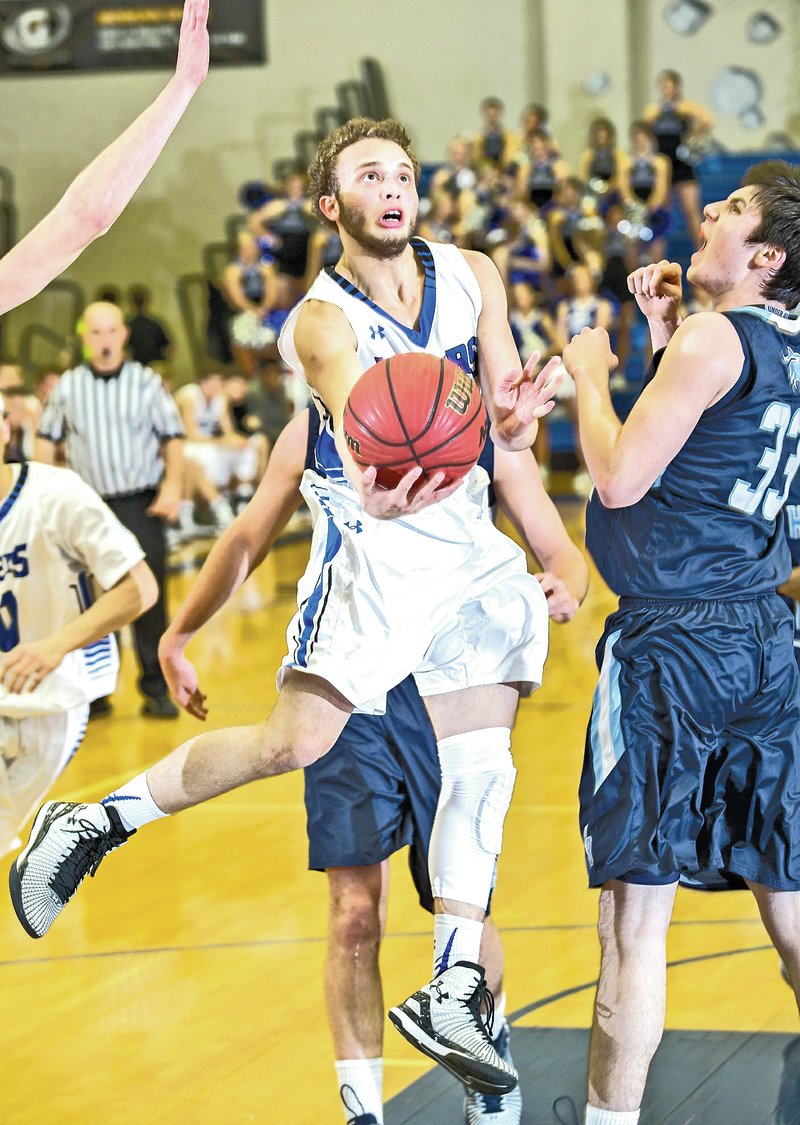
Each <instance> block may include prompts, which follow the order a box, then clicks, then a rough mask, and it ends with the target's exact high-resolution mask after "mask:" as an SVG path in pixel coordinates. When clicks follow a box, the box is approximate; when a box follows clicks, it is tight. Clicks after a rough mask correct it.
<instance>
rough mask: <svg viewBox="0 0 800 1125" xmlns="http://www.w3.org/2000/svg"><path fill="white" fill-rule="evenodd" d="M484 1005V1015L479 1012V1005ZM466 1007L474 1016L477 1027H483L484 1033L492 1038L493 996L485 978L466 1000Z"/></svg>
mask: <svg viewBox="0 0 800 1125" xmlns="http://www.w3.org/2000/svg"><path fill="white" fill-rule="evenodd" d="M483 1004H485V1005H486V1015H485V1016H483V1015H482V1014H481V1006H482V1005H483ZM467 1007H468V1008H469V1009H470V1011H471V1012H472V1015H473V1016H474V1017H475V1021H476V1023H477V1024H478V1027H479V1028H485V1029H486V1034H487V1035H488V1037H489V1038H490V1039H492V1033H493V1031H494V996H493V995H492V990H491V989H490V988H489V986H488V984H487V983H486V981H485V980H482V981H481V982H480V984H479V985H478V987H477V988H476V989H475V991H474V992H473V994H472V996H471V997H470V999H469V1000H468V1001H467Z"/></svg>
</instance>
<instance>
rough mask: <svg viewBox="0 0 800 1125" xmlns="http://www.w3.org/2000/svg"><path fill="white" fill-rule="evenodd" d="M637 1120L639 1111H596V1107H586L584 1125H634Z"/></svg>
mask: <svg viewBox="0 0 800 1125" xmlns="http://www.w3.org/2000/svg"><path fill="white" fill-rule="evenodd" d="M638 1120H639V1110H638V1109H629V1110H617V1109H597V1108H596V1106H593V1105H587V1106H586V1116H585V1117H584V1119H583V1121H584V1125H636V1122H637V1121H638Z"/></svg>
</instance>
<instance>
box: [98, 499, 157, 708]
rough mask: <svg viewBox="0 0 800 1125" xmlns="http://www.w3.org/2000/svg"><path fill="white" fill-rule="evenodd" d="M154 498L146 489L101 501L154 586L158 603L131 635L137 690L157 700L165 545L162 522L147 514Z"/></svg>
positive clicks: (139, 622) (137, 620) (143, 617)
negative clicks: (130, 539)
mask: <svg viewBox="0 0 800 1125" xmlns="http://www.w3.org/2000/svg"><path fill="white" fill-rule="evenodd" d="M155 497H156V493H155V489H152V488H150V489H147V491H146V492H134V493H132V494H131V495H129V496H105V497H103V499H104V500H105V502H106V504H108V506H109V508H110V509H111V511H112V512H113V513H114V515H115V516H116V517H117V519H118V520H119V522H120V523H121V524H122V526H123V527H127V529H128V531H130V532H132V533H133V534H134V535H135V536H136V538H137V539H138V540H139V543H140V544H141V548H142V550H143V551H144V557H145V561H146V562H147V565H148V566H149V567H150V569H151V570H152V572H153V574H154V575H155V579H156V582H157V583H158V601H157V602H156V604H155V605H154V606H153V607H152V608H151V609H148V611H147V613H143V614H142V616H141V617H139V618H137V619H136V621H134V623H133V634H134V638H135V641H136V652H137V654H138V657H139V664H140V665H141V669H142V674H141V677H140V679H139V690H140V691H141V692H142V694H143V695H151V696H154V697H155V698H160V697H161V696H163V695H166V694H167V681H166V680H165V679H164V676H163V674H162V672H161V668H160V666H159V663H158V642H159V641H160V640H161V635H162V633H163V632H164V630H165V629H166V627H167V611H166V606H165V604H164V578H165V575H166V566H167V544H166V539H165V536H164V524H163V522H162V520H160V519H159V518H158V516H148V514H147V509H148V508H149V507H150V505H151V504H152V503H153V500H155Z"/></svg>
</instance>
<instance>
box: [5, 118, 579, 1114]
mask: <svg viewBox="0 0 800 1125" xmlns="http://www.w3.org/2000/svg"><path fill="white" fill-rule="evenodd" d="M417 174H418V164H417V162H416V160H415V159H414V157H413V156H411V155H410V143H409V140H408V136H407V134H406V133H405V130H404V129H403V128H402V126H400V125H399V124H398V123H397V122H394V121H386V122H380V123H377V122H373V121H368V120H360V121H352V122H349V123H348V124H347V125H345V126H342V127H341V128H340V129H338V130H336V131H335V132H334V133H333V134H331V136H330V137H328V138H327V139H326V140H325V141H323V142H322V144H321V145H320V149H319V152H318V155H317V158H316V160H315V162H314V165H313V166H312V184H313V187H314V199H315V201H316V203H317V205H318V208H319V211H320V214H321V216H322V217H323V219H324V220H325V221H326V222H327V223H328V224H332V225H335V226H336V227H337V229H338V232H339V236H340V238H341V240H342V244H343V253H342V257H341V259H340V261H339V263H338V266H337V269H336V270H335V271H334V274H331V275H330V276H329V275H327V274H323V275H321V276H320V278H319V279H318V281H317V282H315V284H314V286H313V287H312V290H311V292H310V293H309V295H308V297H307V298H306V299H304V301H303V302H302V303H301V306H300V308H299V309H297V310H295V312H294V314H293V315H292V316H291V317H290V319H289V321H288V322H287V325H286V327H285V329H284V331H283V334H282V337H281V346H282V349H283V352H284V355H285V356H287V357H289V358H290V361H291V362H292V363H293V364H294V365H295V366H296V367H297V369H298V370H300V371H301V373H302V374H303V375H304V376H305V378H306V379H307V381H308V383H309V385H310V386H311V388H312V390H313V392H314V395H315V399H316V402H317V405H318V408H319V410H320V411H321V412H322V416H323V417H324V419H325V426H326V429H325V433H324V434H323V437H322V439H321V441H320V445H319V448H318V452H317V458H316V462H317V463H316V471H315V472H313V471H310V472H308V473H307V474H306V477H305V478H304V482H303V490H304V494H305V495H306V496H307V498H308V499H309V502H310V503H311V504H312V505H313V506H314V507H315V508H316V509H317V510H318V518H317V521H316V525H315V531H314V542H313V546H312V559H311V562H310V564H309V568H308V570H307V572H306V575H305V576H304V578H303V579H302V580H301V583H300V587H299V604H300V608H299V611H298V614H297V615H296V617H295V619H294V620H293V622H292V624H291V626H290V629H289V648H290V652H289V655H288V656H287V658H286V660H285V661H284V664H283V666H282V668H281V670H280V676H279V684H280V694H279V698H278V702H277V704H276V706H275V709H274V710H273V712H272V714H271V715H270V717H269V719H268V720H267V722H266V723H265V724H261V725H258V726H251V727H239V728H235V729H232V730H228V731H216V732H209V733H208V734H204V735H200V736H198V737H196V738H194V739H191V740H190V741H189V742H187V743H185V744H184V745H183V746H181V747H179V748H178V749H177V750H176V751H174V752H173V753H172V754H171V755H169V756H168V757H167V758H165V759H163V760H162V761H161V762H159V763H157V764H156V765H155V766H153V767H152V768H151V769H149V770H148V771H147V773H146V774H142V775H140V776H139V777H138V778H134V779H133V780H132V781H131V782H130V783H128V785H126V786H123V788H122V789H121V790H119V791H118V792H117V793H115V794H111V795H110V796H109V797H108V798H107V799H106V801H105V802H104V803H102V804H97V805H79V806H75V805H63V804H59V803H53V804H49V805H45V806H44V807H43V808H42V810H40V812H39V814H38V816H37V818H36V820H35V822H34V825H33V829H32V833H31V840H30V844H29V846H28V847H27V848H26V849H25V850H24V851H23V853H22V854H21V855H20V857H19V859H18V860H17V863H16V864H15V866H14V868H12V872H11V885H12V901H13V903H14V907H15V910H16V912H17V915H18V917H19V919H20V921H21V922H22V924H23V926H24V927H25V929H26V931H27V932H28V933H29V934H31V935H32V936H34V937H40V936H42V935H43V934H44V933H45V932H46V931H47V929H48V928H49V926H50V925H51V923H52V921H53V920H54V918H55V917H56V916H57V914H58V913H59V912H60V910H61V909H62V908H63V906H64V904H65V903H66V902H67V901H68V900H69V899H70V898H71V897H72V895H73V894H74V892H75V890H76V889H77V887H78V886H79V885H80V882H81V881H82V879H83V878H84V877H85V875H86V874H87V873H88V871H89V869H90V868H96V866H97V863H98V862H99V860H100V859H101V858H102V855H103V854H105V853H106V852H108V851H110V850H112V849H113V848H115V847H118V846H119V845H120V844H122V843H124V841H125V840H126V839H127V838H128V836H129V835H130V833H131V832H132V831H135V830H136V829H137V828H138V827H140V826H141V825H143V824H146V823H147V822H148V821H150V820H154V819H156V818H157V817H159V816H163V815H166V814H169V813H173V812H177V811H179V810H181V809H184V808H187V807H189V806H191V805H195V804H197V803H198V802H200V801H203V800H206V799H208V798H210V797H213V796H216V795H217V794H219V793H223V792H226V791H228V790H229V789H232V788H234V787H235V786H237V785H241V784H243V783H245V782H247V781H250V780H254V779H256V778H260V777H265V776H270V775H273V774H277V773H283V772H286V771H287V770H291V769H297V768H300V767H303V766H305V765H308V764H310V763H311V762H313V761H315V760H317V759H318V758H319V757H321V756H322V755H323V754H325V753H327V752H328V750H329V749H330V748H331V746H332V745H333V744H334V742H335V741H336V739H337V738H338V736H339V735H340V733H341V731H342V729H343V727H344V725H345V723H346V722H347V719H348V717H349V715H350V714H351V713H352V712H353V711H354V710H359V711H363V712H366V713H380V712H381V711H382V710H383V707H384V703H385V696H386V692H387V690H388V689H389V688H391V687H392V686H394V685H395V684H397V683H399V682H400V681H401V680H402V679H404V678H405V677H406V676H407V675H408V674H410V673H413V674H414V676H415V679H416V682H417V686H418V688H419V690H420V693H421V695H422V696H423V697H424V699H425V702H426V706H427V708H428V711H429V715H430V718H431V721H432V723H433V727H434V731H435V732H436V737H437V741H438V748H439V756H440V764H441V770H442V794H441V798H440V802H439V811H438V813H437V822H436V825H435V827H434V832H433V837H432V841H431V849H430V865H431V875H432V884H433V890H434V895H435V898H436V903H435V906H436V919H435V927H434V966H435V968H434V980H433V981H432V983H431V984H430V985H429V986H426V987H425V988H424V989H422V990H421V991H420V992H418V993H415V994H414V996H413V997H411V998H410V999H409V1000H408V1001H407V1002H406V1003H405V1004H403V1005H401V1006H400V1007H399V1008H396V1009H393V1011H392V1013H390V1015H391V1018H392V1020H393V1022H395V1023H396V1025H397V1026H398V1027H400V1028H401V1030H402V1032H403V1034H404V1035H406V1037H407V1038H409V1039H410V1040H411V1041H413V1042H414V1043H415V1044H416V1045H417V1046H419V1047H420V1049H421V1050H423V1051H424V1052H425V1053H426V1054H428V1055H430V1056H431V1057H433V1058H435V1059H437V1060H438V1061H440V1062H442V1063H443V1065H445V1066H447V1067H448V1068H449V1069H450V1070H452V1071H453V1073H455V1074H456V1075H457V1076H458V1077H459V1078H461V1080H462V1081H463V1082H465V1083H466V1084H467V1085H469V1086H471V1087H472V1088H474V1089H476V1090H479V1091H481V1092H485V1093H487V1094H497V1093H506V1092H508V1091H510V1090H511V1089H513V1088H514V1087H515V1086H516V1083H517V1074H516V1071H514V1069H513V1068H512V1067H511V1066H509V1065H508V1064H506V1063H505V1062H504V1061H503V1060H502V1059H501V1058H500V1057H499V1056H498V1054H497V1052H496V1051H495V1050H494V1047H493V1045H492V1042H491V1039H490V1037H489V1035H488V1034H487V1032H486V1028H485V1026H484V1024H483V1021H482V1020H481V1018H480V1004H481V1001H482V999H483V998H484V995H485V991H486V990H485V985H484V980H483V970H482V969H481V968H480V966H479V965H478V964H477V958H478V950H479V947H480V940H481V932H482V926H483V917H484V913H485V909H486V904H487V901H488V897H489V892H490V888H491V885H492V879H493V875H494V868H495V862H496V858H497V855H498V853H499V851H500V847H501V840H502V828H503V821H504V818H505V813H506V811H507V808H508V804H509V801H510V797H511V790H512V787H513V782H514V777H515V770H514V765H513V761H512V758H511V753H510V731H511V727H512V725H513V722H514V717H515V714H516V708H517V702H518V700H519V697H520V695H521V694H527V693H528V692H530V691H531V690H532V689H533V688H535V687H537V686H538V685H539V683H540V682H541V675H542V666H543V663H544V659H545V656H546V651H547V603H546V599H545V596H544V594H543V592H542V589H541V587H540V585H539V583H538V582H537V581H536V579H535V578H533V577H532V576H531V575H529V574H528V573H527V568H526V565H525V557H524V554H523V553H522V552H521V551H520V549H519V548H517V547H516V546H515V545H514V544H513V543H512V542H511V541H510V540H508V539H506V538H505V537H504V536H503V535H502V534H501V533H500V532H499V531H497V530H496V529H495V528H494V526H493V524H492V522H491V519H490V518H489V515H488V513H487V511H486V506H485V504H484V503H483V494H484V491H485V483H486V480H485V476H481V470H473V472H472V473H471V474H470V475H469V477H468V478H467V479H466V481H464V482H457V483H455V484H453V485H451V486H449V487H447V488H443V487H441V486H442V480H443V475H442V474H440V473H437V474H435V475H434V476H433V477H432V478H431V479H430V480H429V481H427V482H425V483H424V484H422V486H421V487H420V488H419V490H418V491H417V492H415V493H413V494H411V489H412V486H413V485H414V484H415V482H417V480H418V478H419V476H420V470H419V469H414V470H412V471H411V472H409V473H408V474H407V475H406V476H405V477H404V478H403V480H402V481H401V482H400V484H399V485H398V486H397V488H395V489H393V490H389V491H385V490H382V489H380V488H379V487H378V486H377V485H376V483H375V477H376V472H375V469H374V468H370V469H367V470H366V471H365V472H364V473H363V475H362V474H361V473H359V471H358V470H356V469H355V467H354V466H353V465H352V462H350V460H349V458H348V456H347V452H346V449H345V448H344V443H343V441H342V435H341V419H342V412H343V408H344V404H345V401H346V399H347V395H348V393H349V391H350V389H351V388H352V386H353V385H354V384H355V382H356V381H357V379H358V378H359V377H360V375H361V373H362V372H363V370H364V368H365V367H367V366H369V365H371V364H372V363H373V362H374V360H375V358H377V357H379V356H381V355H391V354H396V353H398V352H412V351H424V350H427V349H429V350H431V351H434V352H436V353H437V354H440V355H441V354H446V355H448V356H450V357H451V358H453V359H454V360H456V362H459V363H460V364H461V366H462V367H463V368H464V369H465V370H466V371H468V372H471V371H472V369H473V366H474V362H475V355H476V350H477V351H479V353H480V365H481V376H482V380H483V384H484V386H485V388H486V391H487V398H488V405H489V409H490V413H491V415H492V419H493V426H492V430H493V436H494V438H495V442H496V443H497V444H498V445H499V446H500V447H501V448H506V449H509V450H515V449H523V448H528V447H530V445H531V444H532V442H533V439H534V437H535V434H536V429H537V424H538V423H537V419H538V418H539V417H541V416H543V415H544V414H546V413H548V412H549V411H550V410H551V409H552V406H553V397H552V380H553V370H554V368H555V367H556V366H557V363H556V362H551V363H550V364H548V365H547V366H546V367H545V368H544V369H543V371H542V372H540V374H539V375H538V376H537V377H536V378H534V376H533V369H534V364H535V362H536V359H537V358H538V357H534V359H533V360H532V361H531V362H529V363H528V364H527V365H526V367H525V369H523V370H520V363H519V359H518V356H517V351H516V348H515V345H514V341H513V338H512V336H511V331H510V329H509V326H508V319H507V309H506V300H505V290H504V288H503V284H502V281H501V279H500V276H499V274H498V273H497V270H496V268H495V267H494V265H493V264H492V262H491V261H490V260H489V259H488V258H486V257H484V256H483V255H481V254H474V253H470V252H462V251H459V250H457V249H454V248H449V247H445V246H438V245H430V244H427V243H424V242H421V241H419V242H414V243H412V241H411V237H412V232H413V228H414V224H415V222H416V217H417V208H418V196H417V188H416V179H417ZM434 505H435V507H434ZM76 819H78V820H80V822H81V823H82V824H84V825H87V828H86V833H87V838H88V837H89V836H91V840H92V847H91V862H87V858H86V853H87V848H86V847H85V846H83V843H82V842H81V840H80V838H76V834H75V831H74V826H75V821H76Z"/></svg>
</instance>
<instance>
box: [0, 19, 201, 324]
mask: <svg viewBox="0 0 800 1125" xmlns="http://www.w3.org/2000/svg"><path fill="white" fill-rule="evenodd" d="M207 19H208V0H186V4H185V6H184V10H183V21H182V23H181V30H180V39H179V43H178V61H177V65H176V68H175V74H174V75H173V76H172V78H171V79H170V80H169V82H168V83H167V85H166V86H165V87H164V89H163V90H162V91H161V93H160V94H159V95H158V97H157V98H156V99H155V101H154V102H153V103H152V104H151V105H150V106H148V108H147V109H146V110H145V111H144V113H142V114H141V115H140V116H139V117H137V119H136V120H135V121H134V122H133V124H132V125H129V126H128V128H127V129H126V130H125V132H124V133H122V134H121V136H119V137H117V139H116V140H115V141H113V142H112V143H111V144H110V145H109V146H108V148H106V149H105V150H104V151H103V152H101V153H100V155H99V156H97V157H96V158H95V159H94V160H93V161H92V163H91V164H89V165H88V167H86V168H84V170H83V171H82V172H81V173H80V174H79V175H78V176H77V178H76V179H75V180H74V181H73V182H72V183H71V184H70V186H69V187H68V188H67V190H66V192H65V193H64V195H63V196H62V197H61V199H60V200H59V202H58V203H57V204H56V205H55V207H54V208H53V210H52V211H51V212H50V213H49V214H48V215H46V216H45V218H44V219H42V221H41V222H40V223H39V224H38V225H37V226H35V227H34V228H33V230H32V231H30V233H29V234H27V235H26V236H25V237H24V238H23V239H22V240H21V241H20V242H18V243H17V245H16V246H14V247H12V249H11V250H9V252H8V253H7V254H6V256H5V257H4V258H3V259H2V261H0V314H2V313H5V312H8V310H9V309H13V308H15V307H16V306H17V305H21V304H22V303H23V302H24V301H28V300H30V298H31V297H34V296H35V295H36V294H37V293H39V292H40V291H41V290H42V289H43V288H44V287H45V285H47V284H48V283H49V282H50V281H52V280H53V278H55V277H58V275H59V274H60V273H63V271H64V270H65V269H66V268H67V267H68V266H69V265H70V264H71V263H72V262H74V261H75V259H76V258H77V257H78V255H79V254H80V253H81V252H82V251H83V250H84V249H85V248H86V247H87V246H88V245H89V243H90V242H93V241H94V239H96V238H98V237H99V236H100V235H101V234H105V232H106V231H107V230H108V229H109V227H110V226H111V225H112V224H113V223H114V222H115V220H116V219H117V218H118V217H119V215H120V214H121V213H122V211H123V210H124V209H125V207H126V206H127V204H128V202H129V200H130V199H131V197H132V196H133V194H134V192H135V191H136V189H137V188H138V187H139V185H140V184H141V182H142V181H143V180H144V178H145V176H146V175H147V173H148V172H149V171H150V169H151V168H152V167H153V165H154V164H155V162H156V159H157V157H158V155H159V153H160V152H161V150H162V148H163V147H164V145H165V144H166V142H167V139H168V138H169V136H170V134H171V133H172V131H173V130H174V128H175V126H176V125H177V124H178V122H179V121H180V119H181V117H182V116H183V113H184V111H185V110H186V107H187V106H188V104H189V102H190V101H191V100H192V96H193V95H194V93H195V91H196V90H197V88H198V87H199V86H200V84H201V83H202V81H203V79H204V78H205V76H206V73H207V71H208V52H209V47H208V32H207V30H206V21H207Z"/></svg>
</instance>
